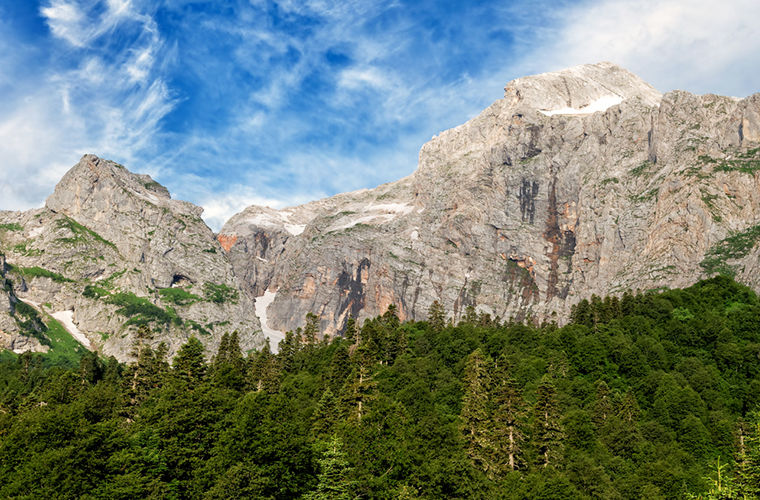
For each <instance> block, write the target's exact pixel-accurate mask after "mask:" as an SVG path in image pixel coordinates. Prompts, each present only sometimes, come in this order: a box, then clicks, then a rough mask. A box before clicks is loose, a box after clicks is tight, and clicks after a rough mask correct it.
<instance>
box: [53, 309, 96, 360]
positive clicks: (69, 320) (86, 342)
mask: <svg viewBox="0 0 760 500" xmlns="http://www.w3.org/2000/svg"><path fill="white" fill-rule="evenodd" d="M51 316H52V317H54V318H55V319H57V320H58V321H60V322H61V324H62V325H63V327H64V328H66V330H68V331H69V333H70V334H71V336H72V337H74V338H75V339H76V340H77V341H78V342H79V343H80V344H82V345H83V346H85V347H86V348H87V349H90V350H91V349H92V345H91V344H90V339H88V338H87V337H86V336H85V334H84V333H82V332H80V331H79V328H77V325H75V324H74V311H58V312H55V313H53V314H51Z"/></svg>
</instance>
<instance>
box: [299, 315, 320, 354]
mask: <svg viewBox="0 0 760 500" xmlns="http://www.w3.org/2000/svg"><path fill="white" fill-rule="evenodd" d="M301 335H302V339H303V340H302V342H303V343H304V344H305V345H308V346H313V345H315V344H316V343H317V337H318V336H319V316H317V315H316V314H314V313H312V312H309V313H307V314H306V324H305V325H304V327H303V331H302V333H301Z"/></svg>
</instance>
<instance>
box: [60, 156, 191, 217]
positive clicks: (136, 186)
mask: <svg viewBox="0 0 760 500" xmlns="http://www.w3.org/2000/svg"><path fill="white" fill-rule="evenodd" d="M115 189H116V190H120V191H122V192H124V193H127V194H129V195H131V196H133V197H135V198H137V199H139V200H142V201H146V202H149V203H151V204H154V205H159V206H161V205H164V204H165V203H166V202H167V201H169V200H170V199H171V196H170V195H169V190H168V189H166V188H165V187H164V186H162V185H161V184H159V183H158V182H156V181H155V180H153V179H152V178H151V177H150V176H149V175H145V174H133V173H132V172H130V171H129V170H127V169H126V168H125V167H124V166H122V165H120V164H118V163H116V162H113V161H110V160H104V159H102V158H98V157H97V156H95V155H92V154H87V155H84V156H83V157H82V159H81V160H79V162H78V163H77V164H76V165H74V166H73V167H72V168H71V169H70V170H69V171H68V172H67V173H66V174H65V175H64V176H63V178H62V179H61V181H60V182H59V183H58V185H56V187H55V191H54V192H53V194H52V195H50V196H49V197H48V199H47V201H46V203H45V205H46V206H47V208H49V209H51V210H54V211H57V212H63V213H66V214H67V215H73V214H76V213H78V212H80V211H82V210H85V209H86V208H87V206H88V205H89V204H93V203H94V204H98V203H101V202H103V201H105V200H103V199H102V198H103V196H110V195H111V193H112V191H113V190H115ZM196 211H197V210H196Z"/></svg>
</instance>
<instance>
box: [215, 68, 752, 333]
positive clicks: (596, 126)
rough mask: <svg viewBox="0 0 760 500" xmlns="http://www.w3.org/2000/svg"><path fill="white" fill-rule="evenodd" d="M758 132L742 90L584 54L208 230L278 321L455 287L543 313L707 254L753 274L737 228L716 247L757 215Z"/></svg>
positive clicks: (676, 273) (455, 312)
mask: <svg viewBox="0 0 760 500" xmlns="http://www.w3.org/2000/svg"><path fill="white" fill-rule="evenodd" d="M759 142H760V94H756V95H753V96H750V97H748V98H746V99H734V98H729V97H720V96H715V95H706V96H695V95H692V94H689V93H687V92H681V91H673V92H669V93H667V94H665V95H664V96H663V95H661V94H660V93H659V92H657V91H656V90H655V89H654V88H652V87H651V86H650V85H649V84H647V83H645V82H643V81H642V80H641V79H639V78H638V77H636V76H635V75H633V74H631V73H630V72H628V71H626V70H624V69H622V68H620V67H617V66H615V65H613V64H610V63H601V64H595V65H584V66H579V67H575V68H570V69H568V70H565V71H560V72H556V73H547V74H543V75H537V76H531V77H526V78H519V79H517V80H514V81H512V82H510V83H509V84H508V85H507V86H506V88H505V97H504V99H501V100H498V101H496V102H495V103H494V104H493V105H491V106H490V107H489V108H488V109H486V110H485V111H483V112H482V113H481V114H480V115H479V116H477V117H475V118H473V119H472V120H470V121H469V122H467V123H465V124H463V125H461V126H459V127H456V128H454V129H451V130H448V131H445V132H443V133H441V134H440V135H438V136H437V137H434V138H433V139H432V140H431V141H430V142H428V143H427V144H425V145H424V146H423V147H422V150H421V152H420V158H419V166H418V169H417V171H416V172H415V173H414V174H413V175H412V176H410V177H407V178H405V179H401V180H399V181H397V182H393V183H390V184H386V185H383V186H380V187H378V188H376V189H372V190H363V191H358V192H354V193H346V194H341V195H338V196H334V197H331V198H327V199H324V200H319V201H316V202H313V203H309V204H307V205H303V206H299V207H292V208H288V209H284V210H281V211H278V210H272V209H269V208H262V207H249V208H247V209H246V210H244V211H243V212H242V213H240V214H238V215H236V216H234V217H233V218H232V219H230V221H229V222H228V223H227V224H226V225H225V226H224V227H223V228H222V230H221V232H220V234H219V236H218V238H219V241H220V242H221V243H222V246H223V248H224V249H225V251H226V252H228V253H229V256H230V260H231V262H232V263H233V266H234V268H235V270H236V272H237V274H238V275H239V276H241V277H242V278H243V279H244V280H245V281H246V282H247V287H248V289H249V290H250V291H251V292H252V293H253V294H255V295H256V296H259V297H261V299H259V300H260V304H259V306H261V305H262V304H264V305H266V304H268V303H269V302H270V301H271V304H269V305H268V308H267V310H266V313H267V323H268V324H267V325H264V326H265V327H267V326H268V327H269V328H272V329H275V330H281V331H285V330H290V329H294V328H296V327H298V326H301V325H302V324H303V321H304V316H305V315H306V313H307V312H314V313H316V314H318V315H320V316H321V318H322V329H323V333H324V334H326V335H333V334H336V333H337V332H339V331H340V330H341V329H342V328H343V327H344V325H345V321H346V319H347V318H348V316H349V315H353V316H355V317H357V318H358V319H360V320H361V319H364V318H367V317H370V316H374V315H377V314H381V313H383V312H384V311H385V309H386V308H387V307H388V305H390V304H395V305H396V306H397V307H398V310H399V313H400V316H401V318H402V319H424V318H425V317H426V313H427V310H428V308H429V306H430V304H431V303H432V302H433V301H434V300H438V301H439V302H440V303H441V304H443V305H444V307H445V308H446V309H447V310H448V311H449V313H450V314H451V315H452V316H453V317H454V318H459V317H461V315H462V314H463V313H464V310H465V308H466V307H467V306H470V305H471V306H475V307H476V308H477V310H479V311H484V312H487V313H489V314H492V315H498V316H500V317H501V318H509V317H515V318H526V317H530V318H533V319H534V320H557V321H558V322H560V323H561V322H563V321H566V320H567V318H568V315H569V312H570V308H571V306H572V305H573V304H575V303H577V302H578V301H579V300H581V299H583V298H589V297H590V296H591V295H592V294H597V295H605V294H608V293H622V292H623V291H624V290H627V289H632V290H637V289H639V290H647V289H654V288H659V287H663V286H670V287H675V286H686V285H689V284H691V283H693V282H695V281H697V280H698V279H700V278H703V277H706V276H708V275H710V274H711V273H713V272H714V271H715V269H716V268H717V267H719V266H724V270H726V269H728V270H733V271H734V272H735V273H736V275H737V277H738V279H740V280H741V281H744V282H745V283H748V284H749V285H751V286H752V287H753V288H755V289H756V290H760V273H758V257H759V256H760V249H758V247H757V245H755V244H754V243H755V240H753V244H752V245H751V248H749V249H747V250H746V252H744V253H743V254H742V255H739V256H737V254H734V258H730V257H727V255H726V254H725V252H723V253H722V254H721V252H720V251H719V250H720V248H722V247H721V245H723V246H725V245H726V243H721V242H722V241H724V239H725V238H726V237H728V236H729V235H731V234H733V233H734V232H742V231H750V233H751V228H753V227H754V226H755V224H758V213H759V212H758V208H760V204H759V203H760V195H758V193H760V190H758V187H760V186H759V185H758V183H759V182H760V177H758V172H759V171H760V149H758V146H760V144H759ZM294 228H295V229H296V230H294ZM757 232H758V234H759V235H760V229H758V231H757ZM751 234H753V235H754V233H751ZM752 237H753V238H755V236H752ZM755 239H757V238H755ZM716 252H717V253H716ZM716 262H717V264H716ZM716 266H717V267H716ZM265 291H268V292H269V294H268V295H267V296H264V292H265ZM275 292H276V295H274V299H273V300H272V293H275ZM259 312H261V311H259Z"/></svg>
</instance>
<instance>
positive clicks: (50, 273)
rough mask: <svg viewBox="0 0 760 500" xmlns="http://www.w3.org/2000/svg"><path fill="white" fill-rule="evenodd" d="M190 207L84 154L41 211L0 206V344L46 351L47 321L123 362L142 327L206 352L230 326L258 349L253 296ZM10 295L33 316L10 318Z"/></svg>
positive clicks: (172, 347)
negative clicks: (190, 341) (195, 342)
mask: <svg viewBox="0 0 760 500" xmlns="http://www.w3.org/2000/svg"><path fill="white" fill-rule="evenodd" d="M201 212H202V209H201V208H200V207H197V206H195V205H192V204H191V203H187V202H184V201H178V200H173V199H171V197H170V196H169V192H168V191H167V189H166V188H165V187H163V186H161V185H160V184H158V183H157V182H155V181H154V180H153V179H151V178H150V177H149V176H147V175H137V174H133V173H131V172H129V171H128V170H127V169H126V168H124V167H123V166H121V165H119V164H117V163H114V162H111V161H107V160H103V159H100V158H98V157H96V156H93V155H86V156H84V157H83V158H82V159H81V160H80V161H79V163H78V164H77V165H75V166H74V167H73V168H72V169H71V170H69V172H68V173H66V175H65V176H64V177H63V179H62V180H61V181H60V183H59V184H58V185H57V186H56V188H55V191H54V193H53V194H52V195H51V196H50V197H49V198H48V199H47V202H46V203H45V207H44V208H41V209H35V210H29V211H25V212H0V244H1V245H2V247H1V249H0V253H4V254H5V257H4V258H3V260H1V261H0V264H2V266H0V267H1V268H2V271H3V277H2V279H3V280H5V283H6V285H5V286H4V292H3V294H4V296H0V300H2V301H3V303H5V300H6V298H7V300H8V303H9V307H8V308H7V310H4V311H1V312H0V331H2V332H4V334H2V335H0V342H2V343H3V347H6V348H11V349H16V350H29V349H31V350H37V351H46V350H48V349H55V348H56V347H59V346H58V345H57V344H56V343H55V340H54V339H52V338H51V335H50V334H49V332H48V329H50V328H53V330H59V331H60V329H61V328H62V327H65V329H66V330H67V331H68V332H69V333H70V334H72V335H73V336H74V337H75V338H77V339H78V340H79V342H80V344H81V345H82V346H84V347H86V348H88V349H97V350H98V351H99V352H101V353H102V354H104V355H114V356H115V357H116V358H118V359H119V360H127V359H130V356H131V354H130V353H131V352H132V349H133V345H134V343H135V340H136V335H137V334H138V331H140V327H141V326H142V325H144V326H147V327H148V328H149V330H151V332H152V333H151V335H150V337H149V338H145V339H142V341H143V342H145V343H146V344H149V345H152V346H153V347H156V346H158V344H159V343H161V342H165V343H166V344H167V347H168V354H169V355H170V356H171V355H173V354H174V353H175V352H176V351H177V349H179V347H180V346H181V345H182V344H183V343H184V342H185V341H186V340H187V338H188V337H189V336H190V335H191V334H193V335H196V336H197V337H198V338H199V339H200V340H201V341H202V342H203V343H204V345H205V346H206V348H207V350H208V352H209V353H212V352H215V351H216V348H217V347H218V344H219V342H220V340H221V337H222V335H223V334H224V333H225V332H232V331H234V330H238V331H239V333H240V338H241V345H242V347H243V349H246V350H249V349H254V348H258V347H261V346H262V344H263V337H262V335H261V333H260V325H259V322H258V320H257V319H256V317H255V315H254V314H252V311H253V309H254V303H253V300H252V298H251V297H250V296H249V295H248V294H247V293H246V292H245V289H244V287H243V286H242V285H241V283H240V281H239V280H238V278H237V277H236V275H235V272H234V270H233V269H232V266H231V265H230V262H229V260H228V259H227V257H226V256H225V254H224V253H223V251H222V248H221V246H220V245H219V243H217V241H216V239H215V236H214V234H213V232H212V231H211V230H210V229H209V228H208V227H207V226H206V224H205V223H204V222H203V220H202V219H201V218H200V215H201ZM6 260H7V263H6ZM6 295H7V297H6ZM19 303H22V304H23V305H22V306H21V311H22V312H27V313H28V314H30V315H33V316H35V317H37V323H38V324H34V325H33V324H31V323H29V321H28V318H25V317H23V316H20V315H19V306H18V304H19ZM51 325H53V326H52V327H51ZM143 333H144V332H141V335H142V334H143Z"/></svg>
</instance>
